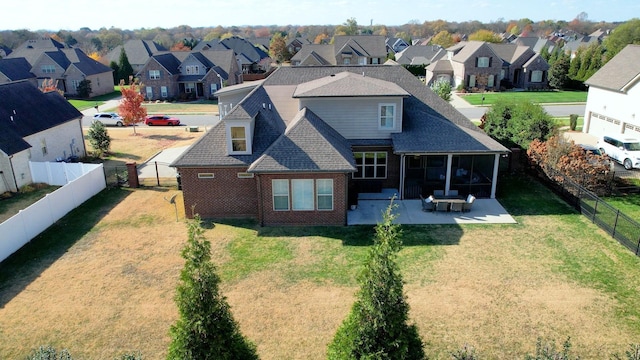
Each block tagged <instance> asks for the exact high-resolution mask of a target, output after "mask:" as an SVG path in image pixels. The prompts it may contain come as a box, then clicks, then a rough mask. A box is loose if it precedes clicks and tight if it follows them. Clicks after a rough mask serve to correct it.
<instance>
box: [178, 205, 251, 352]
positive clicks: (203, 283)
mask: <svg viewBox="0 0 640 360" xmlns="http://www.w3.org/2000/svg"><path fill="white" fill-rule="evenodd" d="M203 232H204V231H203V229H202V227H201V225H200V218H199V217H198V216H196V217H195V219H194V220H192V221H191V222H189V224H188V234H189V239H188V241H187V244H186V245H185V247H184V249H183V250H182V257H183V258H184V259H185V264H184V268H183V269H182V271H181V272H180V284H179V285H178V288H177V294H176V303H177V305H178V312H179V313H180V317H179V319H178V321H177V322H176V324H175V325H173V326H171V344H170V346H169V355H168V356H167V358H168V359H176V360H191V359H193V360H206V359H220V360H245V359H257V358H258V356H257V354H256V351H255V347H254V345H253V344H251V343H250V342H249V341H248V340H247V339H246V338H245V337H244V336H243V335H242V334H241V333H240V329H239V327H238V325H237V324H236V322H235V320H234V319H233V316H232V315H231V310H230V308H229V304H228V303H227V300H226V298H225V297H224V296H223V295H222V294H221V293H220V289H219V285H220V278H219V277H218V275H217V274H216V267H215V265H214V264H213V262H211V244H210V243H209V241H207V240H206V239H205V238H204V235H203Z"/></svg>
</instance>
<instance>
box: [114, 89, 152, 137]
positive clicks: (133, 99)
mask: <svg viewBox="0 0 640 360" xmlns="http://www.w3.org/2000/svg"><path fill="white" fill-rule="evenodd" d="M130 83H131V85H129V86H125V85H124V80H120V92H121V93H122V100H121V101H120V105H119V106H118V111H119V112H120V116H122V120H124V124H125V125H133V133H134V134H136V127H135V125H136V124H137V123H141V122H143V121H144V118H145V117H146V116H147V109H146V108H145V107H143V106H142V102H143V101H144V96H143V95H142V93H140V89H141V88H142V84H138V81H137V80H133V79H131V80H130Z"/></svg>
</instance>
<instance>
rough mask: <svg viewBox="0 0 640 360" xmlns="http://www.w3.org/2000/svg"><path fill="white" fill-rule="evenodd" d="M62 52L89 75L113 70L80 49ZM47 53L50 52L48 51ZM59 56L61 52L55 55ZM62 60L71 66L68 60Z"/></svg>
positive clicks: (63, 50)
mask: <svg viewBox="0 0 640 360" xmlns="http://www.w3.org/2000/svg"><path fill="white" fill-rule="evenodd" d="M61 52H62V53H63V54H64V55H65V58H66V59H67V61H68V62H70V63H71V64H73V65H74V66H75V67H77V68H78V70H80V71H81V72H82V73H83V74H84V75H87V76H89V75H96V74H102V73H105V72H111V71H113V70H112V69H111V68H110V67H108V66H106V65H104V64H103V63H101V62H99V61H97V60H94V59H92V58H90V57H89V56H87V54H85V53H84V52H82V50H80V49H76V48H72V49H62V50H61ZM47 54H50V53H48V52H47ZM50 56H51V55H50ZM59 56H60V55H59V53H57V54H56V55H55V57H59ZM56 62H57V61H56ZM61 62H62V63H65V64H67V67H68V66H69V64H68V63H67V62H66V61H64V60H61ZM61 65H62V64H61ZM65 69H66V67H65Z"/></svg>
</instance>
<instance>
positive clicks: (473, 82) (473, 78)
mask: <svg viewBox="0 0 640 360" xmlns="http://www.w3.org/2000/svg"><path fill="white" fill-rule="evenodd" d="M475 86H476V76H475V75H469V87H475Z"/></svg>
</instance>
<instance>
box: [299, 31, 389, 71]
mask: <svg viewBox="0 0 640 360" xmlns="http://www.w3.org/2000/svg"><path fill="white" fill-rule="evenodd" d="M333 39H334V41H333V44H303V45H302V48H301V49H300V50H299V51H298V52H297V53H296V54H295V55H294V56H293V57H292V58H291V65H292V66H318V65H350V64H353V65H356V64H357V65H370V64H374V65H375V64H383V63H384V62H385V60H386V58H387V45H386V43H385V37H384V36H381V35H358V36H347V35H340V36H335V37H334V38H333Z"/></svg>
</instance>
